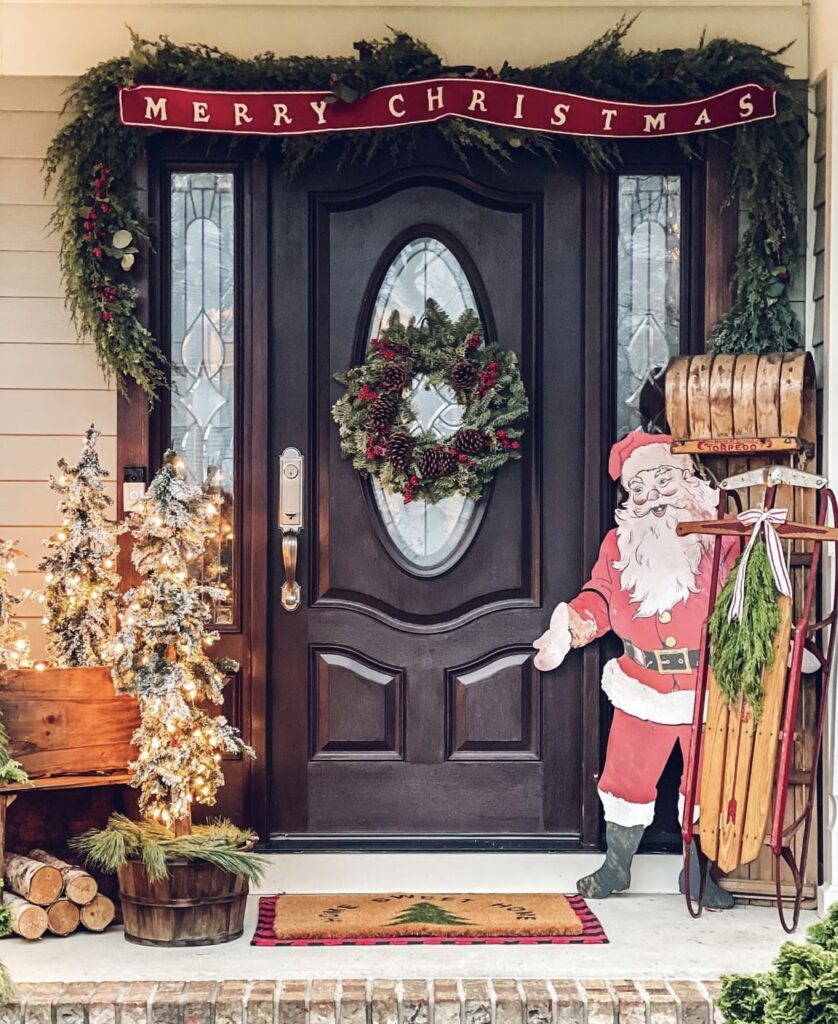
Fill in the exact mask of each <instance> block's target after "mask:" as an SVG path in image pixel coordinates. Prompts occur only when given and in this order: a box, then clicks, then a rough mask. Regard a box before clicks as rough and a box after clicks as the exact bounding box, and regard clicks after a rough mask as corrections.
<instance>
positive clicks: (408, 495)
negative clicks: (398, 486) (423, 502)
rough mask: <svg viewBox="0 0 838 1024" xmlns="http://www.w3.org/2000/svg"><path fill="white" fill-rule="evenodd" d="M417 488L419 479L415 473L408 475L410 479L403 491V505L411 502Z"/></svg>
mask: <svg viewBox="0 0 838 1024" xmlns="http://www.w3.org/2000/svg"><path fill="white" fill-rule="evenodd" d="M418 486H419V477H418V476H417V475H416V474H415V473H411V474H410V478H409V479H408V481H407V486H406V487H405V489H404V503H405V505H409V504H410V503H411V501H413V498H414V495H415V494H416V488H417V487H418Z"/></svg>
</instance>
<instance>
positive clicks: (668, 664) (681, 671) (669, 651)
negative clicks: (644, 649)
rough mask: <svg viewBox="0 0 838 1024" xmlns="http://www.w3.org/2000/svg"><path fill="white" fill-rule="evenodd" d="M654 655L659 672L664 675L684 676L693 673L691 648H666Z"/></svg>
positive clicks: (656, 651) (660, 649)
mask: <svg viewBox="0 0 838 1024" xmlns="http://www.w3.org/2000/svg"><path fill="white" fill-rule="evenodd" d="M652 653H653V654H654V656H655V664H656V666H657V670H658V672H660V673H661V674H662V675H672V676H682V675H689V674H690V673H691V672H692V668H691V667H690V649H689V647H664V648H658V649H657V650H655V651H653V652H652ZM678 659H680V660H678Z"/></svg>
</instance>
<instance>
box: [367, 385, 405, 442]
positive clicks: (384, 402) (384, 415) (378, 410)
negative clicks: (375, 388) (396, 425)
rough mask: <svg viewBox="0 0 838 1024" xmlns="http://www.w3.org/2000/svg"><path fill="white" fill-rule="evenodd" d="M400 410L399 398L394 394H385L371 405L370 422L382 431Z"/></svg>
mask: <svg viewBox="0 0 838 1024" xmlns="http://www.w3.org/2000/svg"><path fill="white" fill-rule="evenodd" d="M398 411H399V400H398V398H397V397H396V396H395V395H393V394H384V395H381V396H380V397H379V398H376V400H375V401H374V402H373V403H372V405H371V406H370V423H372V425H373V427H374V428H375V430H377V431H378V432H379V433H381V432H382V431H384V430H387V429H388V428H389V426H390V425H391V424H392V422H393V420H394V419H395V418H396V413H397V412H398Z"/></svg>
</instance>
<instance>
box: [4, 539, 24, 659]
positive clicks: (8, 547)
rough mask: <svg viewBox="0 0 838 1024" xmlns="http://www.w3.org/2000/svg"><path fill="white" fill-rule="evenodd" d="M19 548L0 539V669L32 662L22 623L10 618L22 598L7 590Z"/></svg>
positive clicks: (14, 568) (13, 572)
mask: <svg viewBox="0 0 838 1024" xmlns="http://www.w3.org/2000/svg"><path fill="white" fill-rule="evenodd" d="M19 555H20V551H18V549H17V548H16V547H15V542H14V541H11V540H0V669H3V668H26V667H28V666H29V665H31V664H32V655H31V653H30V649H29V638H28V637H27V635H26V626H25V625H24V623H22V622H19V621H17V620H15V619H14V618H13V616H14V614H15V610H16V609H17V606H18V605H19V604H20V602H21V601H22V600H23V598H22V597H19V596H18V595H17V594H12V593H11V592H10V591H9V579H10V577H12V576H14V575H15V574H16V572H17V569H16V567H15V558H17V557H18V556H19Z"/></svg>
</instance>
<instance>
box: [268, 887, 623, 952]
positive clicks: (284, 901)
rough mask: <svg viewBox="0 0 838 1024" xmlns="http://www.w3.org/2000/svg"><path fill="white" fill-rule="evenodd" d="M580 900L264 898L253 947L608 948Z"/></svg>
mask: <svg viewBox="0 0 838 1024" xmlns="http://www.w3.org/2000/svg"><path fill="white" fill-rule="evenodd" d="M607 941H608V939H607V938H606V935H605V932H604V930H603V928H602V925H601V924H600V922H599V920H598V918H597V917H596V915H595V914H594V913H593V912H592V911H591V910H590V908H589V907H588V905H587V903H586V902H585V900H584V899H582V897H581V896H562V895H560V894H557V893H309V894H293V895H290V894H285V895H280V896H263V897H262V898H261V900H260V901H259V923H258V925H257V928H256V934H255V935H254V937H253V943H252V944H253V945H254V946H374V945H393V946H409V945H446V944H451V945H469V944H480V943H485V944H500V945H503V944H512V945H514V944H521V945H538V944H553V945H565V944H587V945H593V944H598V943H603V942H607Z"/></svg>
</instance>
